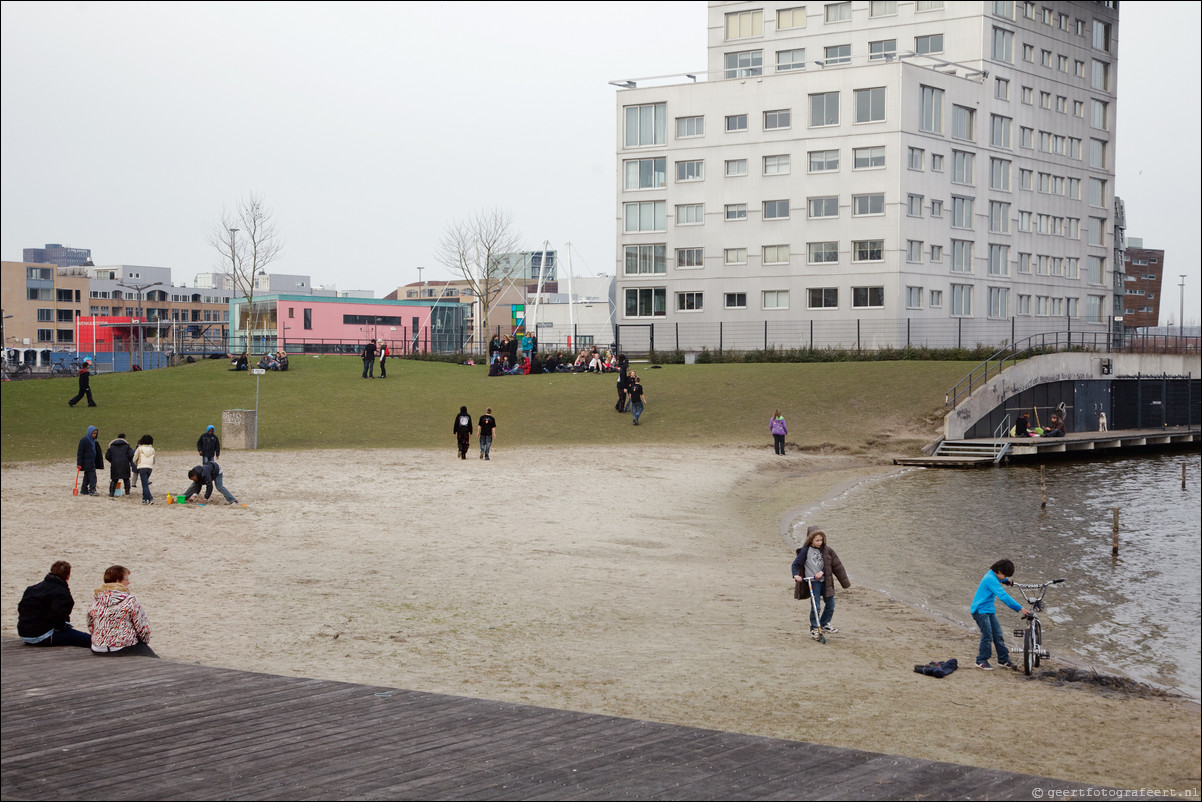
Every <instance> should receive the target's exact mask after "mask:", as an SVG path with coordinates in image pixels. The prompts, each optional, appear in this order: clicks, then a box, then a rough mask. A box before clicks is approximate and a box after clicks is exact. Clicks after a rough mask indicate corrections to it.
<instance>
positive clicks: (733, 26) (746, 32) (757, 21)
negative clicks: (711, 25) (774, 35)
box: [726, 8, 764, 39]
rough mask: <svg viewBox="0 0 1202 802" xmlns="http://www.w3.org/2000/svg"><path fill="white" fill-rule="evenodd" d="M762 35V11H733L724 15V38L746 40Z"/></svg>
mask: <svg viewBox="0 0 1202 802" xmlns="http://www.w3.org/2000/svg"><path fill="white" fill-rule="evenodd" d="M763 35H764V11H763V9H759V8H757V9H756V10H754V11H735V12H733V13H730V14H727V15H726V38H727V39H747V38H749V37H752V36H763Z"/></svg>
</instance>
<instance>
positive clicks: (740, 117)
mask: <svg viewBox="0 0 1202 802" xmlns="http://www.w3.org/2000/svg"><path fill="white" fill-rule="evenodd" d="M746 130H747V115H746V114H728V115H726V132H727V133H733V132H736V131H746Z"/></svg>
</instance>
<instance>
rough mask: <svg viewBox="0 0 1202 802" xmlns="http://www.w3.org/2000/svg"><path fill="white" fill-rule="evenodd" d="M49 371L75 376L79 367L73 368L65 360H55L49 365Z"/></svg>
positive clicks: (60, 374) (54, 373) (57, 374)
mask: <svg viewBox="0 0 1202 802" xmlns="http://www.w3.org/2000/svg"><path fill="white" fill-rule="evenodd" d="M75 364H78V363H75ZM50 372H51V373H52V374H53V375H55V376H76V375H78V374H79V368H78V367H74V368H73V367H72V366H71V365H68V364H67V363H65V362H55V363H54V364H53V365H51V366H50Z"/></svg>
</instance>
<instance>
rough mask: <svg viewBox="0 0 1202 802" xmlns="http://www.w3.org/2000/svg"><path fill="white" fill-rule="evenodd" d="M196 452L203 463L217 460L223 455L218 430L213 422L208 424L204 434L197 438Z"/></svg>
mask: <svg viewBox="0 0 1202 802" xmlns="http://www.w3.org/2000/svg"><path fill="white" fill-rule="evenodd" d="M196 453H197V454H199V455H200V464H201V465H208V464H209V463H210V462H216V461H217V458H218V457H220V456H221V441H220V440H218V439H217V432H216V431H215V430H214V429H213V425H212V424H209V425H208V426H206V427H205V431H204V434H202V435H201V436H200V437H199V438H198V439H197V440H196Z"/></svg>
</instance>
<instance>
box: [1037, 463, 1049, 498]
mask: <svg viewBox="0 0 1202 802" xmlns="http://www.w3.org/2000/svg"><path fill="white" fill-rule="evenodd" d="M1047 507H1048V483H1047V482H1046V481H1045V480H1044V478H1043V466H1042V465H1040V466H1039V508H1040V509H1047Z"/></svg>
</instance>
